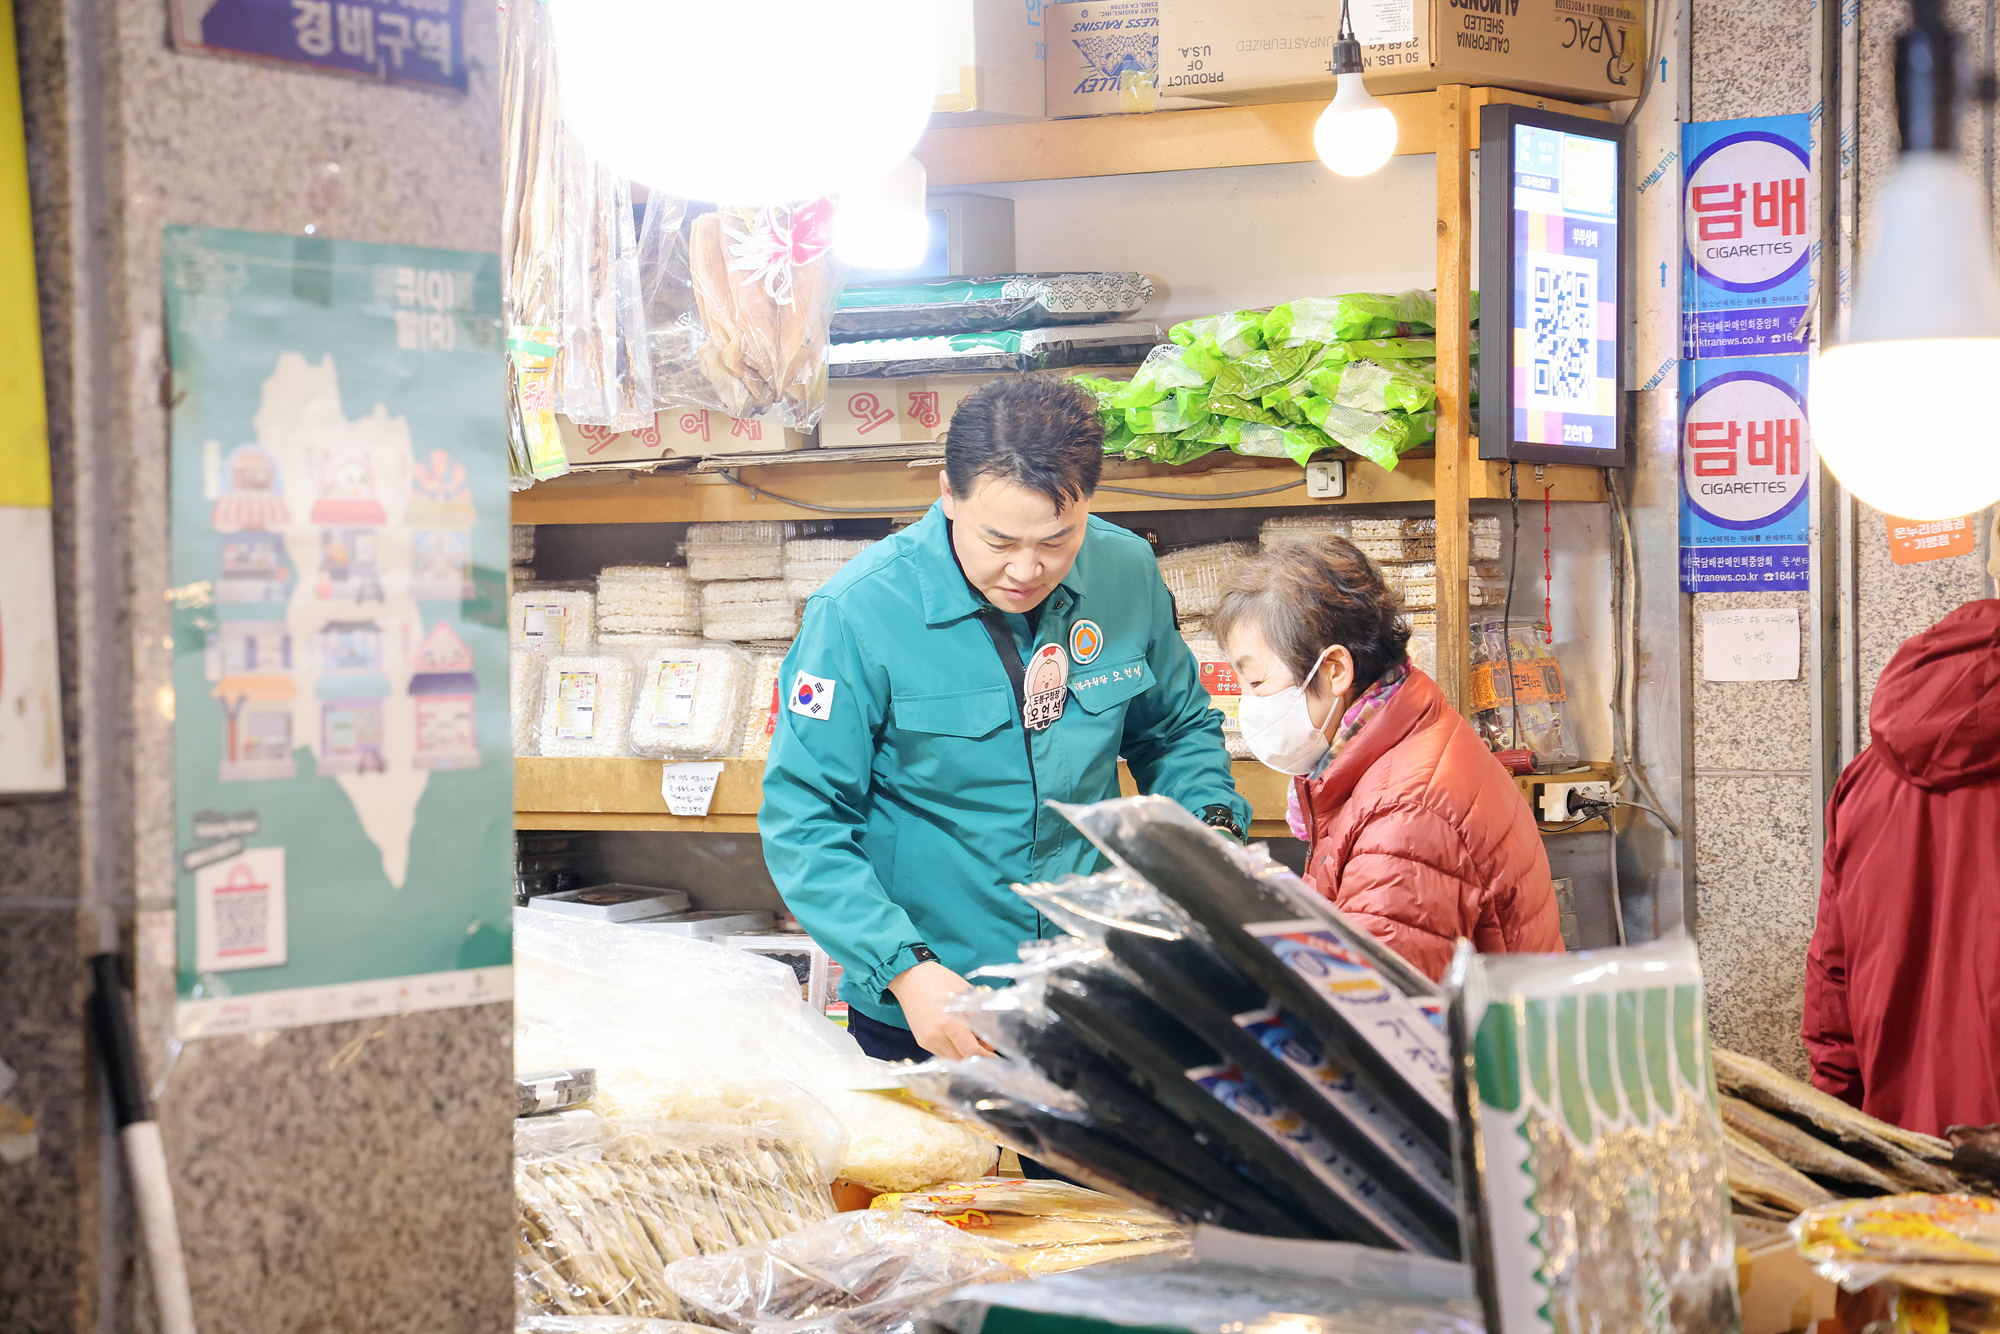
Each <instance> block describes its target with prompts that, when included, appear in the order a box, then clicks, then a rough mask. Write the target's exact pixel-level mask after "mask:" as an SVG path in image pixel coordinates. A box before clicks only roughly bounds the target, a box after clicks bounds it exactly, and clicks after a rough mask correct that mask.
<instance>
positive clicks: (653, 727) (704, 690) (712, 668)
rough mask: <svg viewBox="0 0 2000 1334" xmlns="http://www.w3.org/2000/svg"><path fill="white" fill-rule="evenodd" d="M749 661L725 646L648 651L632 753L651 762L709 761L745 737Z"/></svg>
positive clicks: (635, 709)
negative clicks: (744, 717) (744, 725)
mask: <svg viewBox="0 0 2000 1334" xmlns="http://www.w3.org/2000/svg"><path fill="white" fill-rule="evenodd" d="M749 682H750V659H749V657H748V655H746V654H744V653H743V652H742V651H741V650H739V649H737V648H735V647H734V646H733V645H729V644H717V643H713V642H704V643H700V644H694V645H689V646H686V647H661V648H655V649H652V650H650V651H649V652H647V653H646V655H645V656H644V657H643V658H641V659H640V660H639V678H638V689H637V690H636V691H635V692H634V701H633V706H632V749H633V750H634V751H636V752H637V753H639V754H641V755H648V756H651V757H653V758H655V759H675V760H712V759H715V758H717V757H718V756H723V755H728V754H731V753H732V752H734V751H735V749H736V748H737V745H738V744H739V740H740V738H741V737H742V735H743V710H744V706H745V705H746V703H747V702H748V697H747V693H746V688H747V687H748V685H749Z"/></svg>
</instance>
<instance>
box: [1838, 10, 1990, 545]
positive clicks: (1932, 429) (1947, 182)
mask: <svg viewBox="0 0 2000 1334" xmlns="http://www.w3.org/2000/svg"><path fill="white" fill-rule="evenodd" d="M1914 10H1915V13H1914V22H1913V25H1912V26H1911V27H1910V29H1909V30H1908V31H1906V32H1904V33H1903V34H1902V36H1901V37H1899V38H1898V39H1897V41H1896V101H1897V117H1898V120H1899V122H1900V126H1901V129H1902V139H1903V156H1902V159H1901V160H1900V161H1899V162H1898V163H1897V164H1896V168H1895V170H1894V172H1893V173H1891V175H1890V177H1889V181H1888V184H1887V185H1886V186H1884V187H1883V190H1882V194H1881V198H1880V202H1879V203H1878V204H1877V206H1876V227H1875V243H1874V246H1873V248H1872V249H1871V250H1870V252H1869V255H1868V258H1867V260H1866V261H1865V262H1864V263H1863V265H1862V267H1861V275H1860V279H1859V281H1858V282H1857V283H1856V285H1855V295H1854V312H1853V317H1852V319H1851V321H1850V323H1849V326H1848V330H1847V334H1846V336H1845V337H1844V338H1842V339H1841V341H1840V342H1839V344H1838V345H1836V346H1834V347H1832V348H1830V349H1828V350H1827V351H1826V352H1824V353H1823V354H1822V355H1821V356H1820V359H1819V364H1818V365H1817V366H1815V367H1814V368H1813V377H1812V430H1813V440H1814V442H1815V443H1816V444H1817V445H1818V447H1819V454H1820V457H1821V458H1822V459H1823V460H1825V462H1826V466H1827V467H1828V468H1829V469H1831V470H1832V471H1833V473H1834V475H1835V476H1836V477H1838V478H1840V480H1841V482H1842V484H1844V485H1845V486H1846V487H1847V489H1848V490H1850V491H1852V492H1853V493H1854V494H1855V495H1856V496H1858V497H1859V498H1860V499H1862V500H1864V501H1866V502H1867V503H1868V504H1870V505H1872V506H1874V507H1875V508H1876V509H1879V510H1882V511H1883V512H1885V513H1888V514H1893V515H1895V516H1897V517H1898V518H1904V519H1948V518H1955V517H1957V516H1959V515H1962V514H1970V513H1972V512H1974V511H1976V510H1981V509H1984V508H1985V507H1986V506H1988V505H1991V504H1993V503H1994V502H1995V501H2000V418H1996V417H1995V416H1994V415H1993V414H1991V413H1984V412H1977V411H1973V412H1966V413H1963V414H1953V415H1954V416H1955V417H1957V421H1956V422H1955V423H1954V424H1953V425H1951V426H1946V427H1942V428H1940V427H1939V426H1938V425H1937V424H1936V423H1935V422H1933V421H1930V420H1926V419H1924V417H1923V415H1922V414H1921V413H1917V412H1913V411H1912V410H1911V407H1910V397H1909V390H1910V389H1911V387H1912V386H1926V385H1928V386H1935V387H1937V388H1938V389H1940V390H1943V391H1945V392H1947V393H1951V394H1957V395H1963V394H1965V393H1968V392H1977V391H1978V388H1979V387H1980V386H1985V385H1992V384H1995V383H2000V276H1997V275H1996V273H1995V270H1994V260H1993V234H1992V222H1991V219H1990V217H1989V215H1988V211H1987V205H1986V202H1985V200H1984V199H1983V198H1982V197H1981V196H1980V193H1979V189H1978V187H1977V186H1976V185H1975V184H1974V183H1973V181H1972V180H1971V178H1970V177H1968V176H1967V175H1966V174H1965V172H1964V170H1963V169H1962V168H1961V167H1960V166H1959V165H1958V161H1957V156H1956V154H1955V153H1954V152H1953V122H1954V118H1955V116H1956V114H1957V109H1958V95H1957V78H1956V74H1957V49H1956V48H1957V39H1956V37H1955V35H1954V34H1953V33H1952V31H1951V30H1950V28H1948V27H1947V26H1946V25H1945V23H1944V18H1943V14H1942V4H1941V2H1940V0H1918V3H1917V4H1916V5H1915V7H1914Z"/></svg>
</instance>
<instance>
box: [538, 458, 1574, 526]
mask: <svg viewBox="0 0 2000 1334" xmlns="http://www.w3.org/2000/svg"><path fill="white" fill-rule="evenodd" d="M813 452H814V451H812V450H804V451H801V452H799V453H796V454H782V455H774V456H771V457H772V458H773V459H774V460H782V461H773V462H768V463H761V464H745V465H744V466H741V467H737V468H734V469H732V470H730V471H729V473H727V474H724V473H723V472H720V471H706V472H697V471H694V470H691V469H684V470H680V471H673V472H666V471H661V472H651V473H646V472H627V471H612V470H604V471H598V472H583V473H571V474H570V475H569V476H567V477H561V478H557V479H556V480H554V481H549V482H542V483H540V484H539V485H537V486H535V487H532V488H530V489H529V490H526V491H517V492H515V493H514V506H513V517H514V522H515V523H530V524H544V523H547V524H565V523H693V522H716V521H719V520H732V519H824V518H827V517H829V516H828V513H827V511H826V510H824V509H810V508H807V507H805V506H801V505H795V504H790V503H787V501H786V499H784V498H785V497H792V498H796V499H800V500H809V501H810V502H811V504H813V505H820V506H826V507H828V508H831V509H837V510H839V511H841V513H842V514H843V515H845V516H846V517H851V518H853V517H867V516H870V515H873V516H876V517H886V516H893V515H896V514H906V513H912V512H914V511H916V510H919V509H922V508H923V507H925V506H928V505H929V504H930V503H931V502H932V501H933V500H935V499H937V494H938V481H937V468H938V467H939V466H940V463H941V460H908V459H901V460H884V461H882V462H867V461H862V462H856V461H848V462H839V463H822V462H818V461H816V460H813V459H812V458H811V455H812V454H813ZM1211 460H1212V461H1211ZM1436 466H1437V465H1436V460H1435V459H1432V458H1425V457H1420V456H1411V457H1407V458H1404V459H1403V460H1401V461H1400V462H1399V463H1398V464H1397V466H1396V468H1395V470H1394V471H1393V472H1391V471H1385V470H1383V469H1381V468H1378V467H1376V466H1375V465H1374V464H1372V463H1368V462H1366V461H1362V460H1349V461H1348V462H1347V468H1346V476H1347V490H1346V494H1345V495H1343V496H1341V497H1340V498H1339V499H1327V500H1322V499H1315V498H1312V497H1309V496H1307V494H1306V485H1305V473H1304V471H1303V470H1302V469H1301V468H1300V467H1299V466H1298V465H1297V464H1296V463H1290V462H1285V461H1282V460H1277V459H1253V458H1244V457H1243V456H1241V455H1237V454H1223V455H1211V456H1210V458H1209V459H1203V460H1199V461H1197V462H1195V463H1192V464H1189V465H1187V466H1186V467H1181V468H1169V467H1162V466H1159V465H1156V464H1137V463H1124V462H1119V461H1113V462H1110V463H1108V464H1107V465H1106V466H1105V469H1104V480H1103V483H1102V485H1101V489H1100V490H1099V492H1098V494H1097V497H1096V500H1095V501H1094V502H1093V505H1092V508H1093V509H1095V510H1097V511H1098V512H1099V513H1134V512H1139V511H1146V510H1176V509H1249V508H1256V509H1266V508H1270V507H1272V506H1281V505H1367V504H1383V503H1389V502H1402V503H1410V502H1417V503H1422V504H1430V503H1433V502H1434V501H1435V500H1436V497H1437V488H1436V485H1435V480H1434V479H1435V474H1436ZM731 477H733V478H734V479H735V480H734V481H733V482H732V481H731V480H730V478H731ZM1542 482H1543V483H1547V484H1549V485H1551V486H1553V488H1554V490H1553V492H1552V495H1553V498H1554V499H1556V500H1595V501H1601V500H1603V499H1604V478H1603V474H1602V473H1600V472H1599V471H1598V470H1597V469H1595V468H1584V467H1575V466H1563V465H1552V466H1550V467H1548V468H1546V469H1545V470H1544V476H1543V479H1542ZM1541 485H1542V483H1535V482H1531V479H1530V478H1529V477H1528V476H1523V477H1522V479H1521V488H1522V492H1523V494H1528V493H1529V489H1530V487H1531V486H1532V487H1533V489H1534V491H1535V492H1539V491H1540V489H1541ZM1273 487H1282V488H1284V489H1283V490H1275V491H1266V488H1273ZM1131 491H1146V492H1152V493H1153V495H1150V496H1142V495H1132V494H1129V492H1131ZM1243 492H1263V493H1264V494H1260V495H1254V496H1243V495H1241V494H1240V493H1243ZM1506 495H1507V470H1506V465H1504V464H1500V463H1485V462H1478V461H1475V462H1474V464H1473V467H1472V477H1471V488H1470V493H1469V496H1468V498H1469V499H1472V500H1482V499H1484V500H1498V499H1504V498H1505V497H1506ZM1162 496H1165V497H1169V498H1166V499H1161V498H1160V497H1162ZM1219 497H1220V498H1219Z"/></svg>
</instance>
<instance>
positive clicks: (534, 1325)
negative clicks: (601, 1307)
mask: <svg viewBox="0 0 2000 1334" xmlns="http://www.w3.org/2000/svg"><path fill="white" fill-rule="evenodd" d="M707 1329H708V1326H707V1325H696V1324H691V1323H689V1322H688V1321H685V1320H648V1319H646V1318H645V1317H644V1316H623V1315H522V1316H520V1317H518V1318H517V1319H516V1321H515V1323H514V1334H704V1331H706V1330H707Z"/></svg>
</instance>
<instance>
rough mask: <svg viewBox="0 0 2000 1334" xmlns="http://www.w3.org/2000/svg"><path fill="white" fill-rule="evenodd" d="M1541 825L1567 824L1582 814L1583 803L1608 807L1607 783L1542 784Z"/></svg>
mask: <svg viewBox="0 0 2000 1334" xmlns="http://www.w3.org/2000/svg"><path fill="white" fill-rule="evenodd" d="M1541 794H1542V795H1541V808H1542V823H1543V824H1567V823H1569V821H1571V820H1574V819H1575V818H1576V817H1577V816H1579V815H1581V814H1583V809H1584V803H1586V802H1597V803H1599V804H1604V805H1608V804H1610V801H1611V784H1609V783H1543V784H1542V786H1541Z"/></svg>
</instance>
